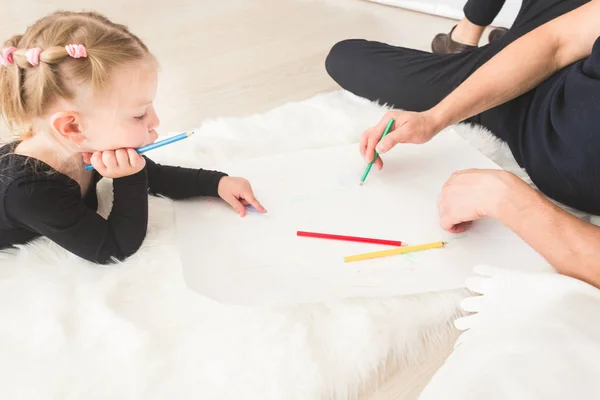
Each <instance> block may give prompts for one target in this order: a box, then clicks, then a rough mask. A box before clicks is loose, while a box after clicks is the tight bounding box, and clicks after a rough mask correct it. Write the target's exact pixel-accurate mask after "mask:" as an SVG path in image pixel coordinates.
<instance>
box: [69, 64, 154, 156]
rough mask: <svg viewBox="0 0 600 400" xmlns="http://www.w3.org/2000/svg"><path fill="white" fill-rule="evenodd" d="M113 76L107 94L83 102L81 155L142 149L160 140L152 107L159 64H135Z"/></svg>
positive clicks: (82, 99) (83, 98) (81, 102)
mask: <svg viewBox="0 0 600 400" xmlns="http://www.w3.org/2000/svg"><path fill="white" fill-rule="evenodd" d="M111 75H112V76H111V81H110V82H109V83H108V87H107V90H106V91H105V92H104V94H102V95H100V96H96V97H97V98H90V97H91V96H89V95H87V96H88V98H85V96H86V94H81V97H80V98H79V99H80V101H78V103H79V104H81V105H82V107H80V110H79V125H80V129H81V132H82V134H83V137H84V140H83V142H82V143H81V144H80V149H81V151H96V150H97V151H104V150H114V149H120V148H138V147H142V146H145V145H147V144H150V143H152V142H154V141H155V140H156V138H157V137H158V135H157V133H156V131H155V129H156V128H157V127H158V125H159V124H160V121H159V119H158V116H157V115H156V112H155V110H154V106H153V104H152V102H153V101H154V97H155V96H156V90H157V86H158V70H157V65H156V62H155V61H154V60H150V59H145V60H139V61H134V62H131V63H129V64H127V65H124V66H122V67H120V68H119V69H117V70H115V71H114V73H112V74H111Z"/></svg>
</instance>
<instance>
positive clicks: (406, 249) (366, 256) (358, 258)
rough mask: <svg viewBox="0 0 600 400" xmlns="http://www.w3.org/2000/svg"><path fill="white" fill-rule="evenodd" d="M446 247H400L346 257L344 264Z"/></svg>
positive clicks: (433, 245) (430, 244)
mask: <svg viewBox="0 0 600 400" xmlns="http://www.w3.org/2000/svg"><path fill="white" fill-rule="evenodd" d="M445 245H446V242H435V243H428V244H421V245H418V246H407V247H398V248H397V249H391V250H383V251H376V252H374V253H365V254H357V255H355V256H348V257H344V262H353V261H362V260H370V259H372V258H379V257H387V256H394V255H396V254H405V253H412V252H414V251H422V250H429V249H436V248H440V247H444V246H445Z"/></svg>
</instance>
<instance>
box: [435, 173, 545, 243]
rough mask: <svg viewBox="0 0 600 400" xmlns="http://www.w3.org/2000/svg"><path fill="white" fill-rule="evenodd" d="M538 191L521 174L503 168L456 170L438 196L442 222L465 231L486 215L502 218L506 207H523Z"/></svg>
mask: <svg viewBox="0 0 600 400" xmlns="http://www.w3.org/2000/svg"><path fill="white" fill-rule="evenodd" d="M533 195H536V192H535V191H534V190H533V189H531V188H530V187H529V186H528V185H527V184H526V183H525V182H523V181H522V180H521V179H519V178H518V177H517V176H515V175H513V174H511V173H509V172H506V171H502V170H484V169H470V170H465V171H459V172H455V173H454V174H452V176H451V177H450V179H448V180H447V181H446V183H445V184H444V187H443V188H442V191H441V193H440V196H439V198H438V211H439V214H440V225H441V226H442V228H443V229H445V230H447V231H450V232H452V233H460V232H463V231H465V230H466V229H467V228H468V227H469V226H470V225H471V222H473V221H475V220H478V219H480V218H484V217H493V218H500V216H501V214H502V210H503V209H505V208H508V207H511V206H512V208H517V209H518V208H519V207H520V205H519V204H521V203H522V202H525V200H527V198H528V197H531V196H533Z"/></svg>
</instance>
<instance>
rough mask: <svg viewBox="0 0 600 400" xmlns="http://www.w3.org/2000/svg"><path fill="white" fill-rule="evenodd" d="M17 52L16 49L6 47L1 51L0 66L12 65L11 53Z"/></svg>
mask: <svg viewBox="0 0 600 400" xmlns="http://www.w3.org/2000/svg"><path fill="white" fill-rule="evenodd" d="M15 51H17V48H16V47H12V46H10V47H6V48H4V49H2V59H1V61H2V65H8V64H13V63H14V62H15V60H14V59H13V53H14V52H15Z"/></svg>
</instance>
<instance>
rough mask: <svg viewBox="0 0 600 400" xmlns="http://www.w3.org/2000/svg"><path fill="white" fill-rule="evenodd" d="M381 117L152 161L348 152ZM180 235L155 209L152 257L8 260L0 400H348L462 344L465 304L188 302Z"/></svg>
mask: <svg viewBox="0 0 600 400" xmlns="http://www.w3.org/2000/svg"><path fill="white" fill-rule="evenodd" d="M382 112H383V109H382V108H381V107H379V106H377V105H375V104H371V103H369V102H367V101H365V100H362V99H359V98H356V97H354V96H352V95H350V94H348V93H344V92H334V93H329V94H324V95H319V96H317V97H315V98H312V99H309V100H307V101H304V102H300V103H294V104H288V105H284V106H282V107H279V108H277V109H275V110H272V111H270V112H268V113H265V114H262V115H255V116H251V117H247V118H238V119H233V118H230V119H219V120H214V121H209V122H206V123H205V124H203V125H202V127H201V128H199V129H198V130H197V132H198V134H197V135H195V136H194V137H192V138H191V139H188V140H187V142H186V143H185V144H182V145H174V146H167V147H166V148H163V149H159V150H157V151H156V152H154V153H153V154H152V156H153V158H154V159H155V160H157V161H160V162H170V163H174V164H180V165H187V166H207V165H210V164H212V163H214V162H217V161H224V160H228V159H239V158H247V157H257V156H263V155H268V154H273V153H277V152H279V153H281V152H287V151H297V150H299V149H302V148H315V147H323V146H329V145H334V144H340V143H347V142H353V141H357V139H358V138H359V136H360V134H361V132H362V130H363V129H364V128H366V127H368V126H370V125H372V124H374V123H375V122H377V121H378V120H379V118H380V117H381V115H382ZM460 131H461V132H462V133H464V134H469V135H471V136H472V137H478V138H479V139H478V141H476V142H477V145H478V146H479V147H480V148H483V149H484V150H485V151H486V154H488V155H493V158H494V159H495V160H497V161H499V162H500V164H502V165H503V166H510V162H511V157H510V155H509V156H508V157H507V153H506V148H504V147H502V146H501V145H499V143H498V142H497V141H495V140H494V139H492V138H490V136H489V135H487V134H485V133H484V132H483V131H482V130H477V129H471V128H468V127H462V128H461V129H460ZM169 147H170V148H169ZM513 163H514V161H513ZM511 168H512V169H514V165H513V166H512V167H511ZM517 169H518V168H517ZM103 183H104V184H103V185H102V187H101V188H100V189H101V190H100V191H99V193H100V202H101V213H104V214H106V213H107V210H109V208H110V201H111V195H110V194H111V190H110V182H103ZM173 222H174V219H173V212H172V202H171V201H169V200H166V199H160V198H152V199H151V201H150V224H149V232H148V237H147V239H146V241H145V243H144V245H143V248H142V249H141V250H140V251H139V252H138V253H137V254H136V255H134V256H133V257H131V258H130V259H129V260H127V261H126V262H125V263H122V264H120V265H116V266H109V267H100V266H97V265H93V264H90V263H87V262H84V261H82V260H80V259H78V258H77V257H75V256H72V255H70V254H69V253H68V252H66V251H64V250H62V249H61V248H60V247H58V246H56V245H55V244H53V243H51V242H50V241H49V240H47V239H44V238H42V239H39V240H37V241H35V242H33V243H31V244H29V245H27V246H23V247H22V248H21V249H19V250H18V251H10V252H4V253H2V254H0V263H1V268H0V298H2V301H1V302H0V398H3V399H30V398H31V399H55V398H60V399H82V398H85V399H88V400H92V399H107V398H115V399H117V398H118V399H141V398H143V399H145V400H151V399H167V398H181V399H183V398H186V399H191V398H201V399H320V398H337V399H352V398H355V397H356V396H357V393H359V392H360V391H361V389H364V388H365V387H367V386H369V385H372V384H373V382H374V380H375V379H376V377H377V376H379V375H380V373H381V371H382V370H383V369H384V368H386V367H389V366H390V365H394V364H395V363H397V364H399V365H400V366H401V367H405V368H410V366H411V365H412V364H414V363H416V362H418V360H419V358H420V357H422V356H423V354H424V353H425V352H426V350H427V348H428V347H432V346H437V345H441V344H442V343H444V342H446V343H447V342H450V341H451V340H452V338H453V337H454V335H455V331H454V329H453V327H452V323H451V321H453V320H454V319H455V314H456V313H457V311H456V310H457V304H458V302H459V301H460V299H462V298H463V297H464V295H465V292H464V291H453V292H447V293H434V294H427V295H421V296H411V297H405V298H387V299H362V300H361V299H354V300H347V301H344V302H338V303H331V304H312V305H311V304H309V305H299V306H290V307H285V308H274V309H262V308H250V307H234V306H226V305H222V304H218V303H215V302H213V301H211V300H210V299H207V298H204V297H202V296H199V295H197V294H196V293H193V292H190V291H189V290H187V289H186V287H185V285H184V283H183V280H182V275H181V268H180V264H179V260H178V256H177V253H176V247H175V245H174V243H173V237H174V232H173ZM201 245H202V244H201V243H199V246H200V247H201ZM218 267H219V266H218V265H215V266H214V268H218Z"/></svg>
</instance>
